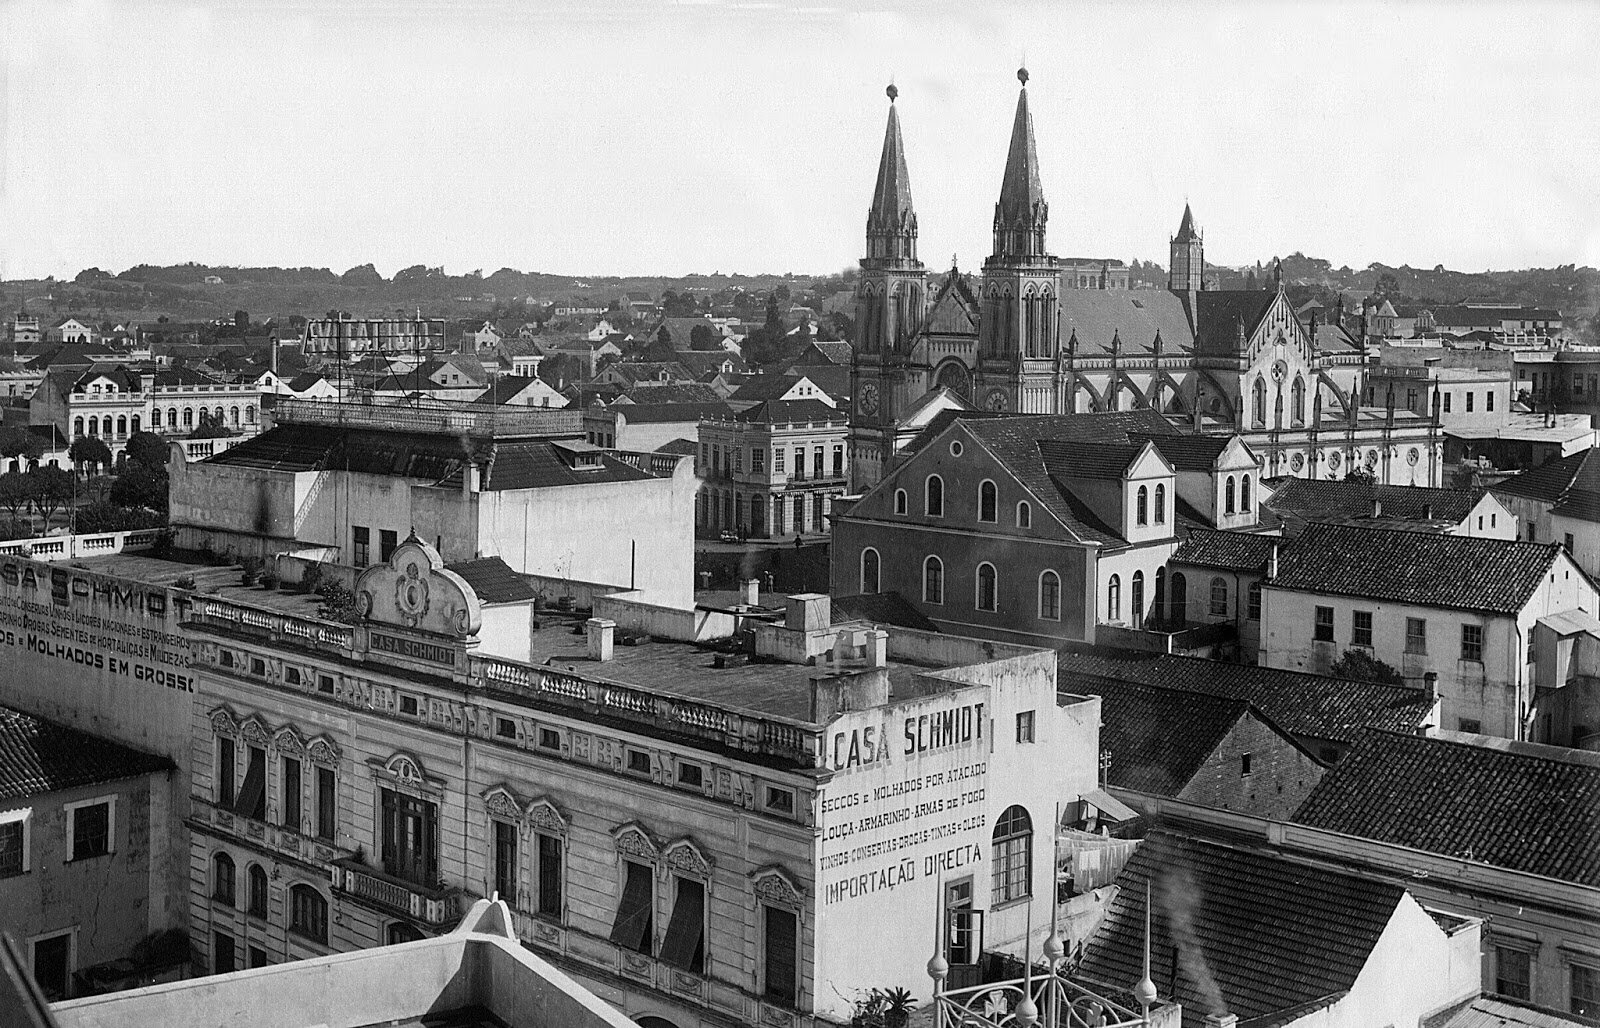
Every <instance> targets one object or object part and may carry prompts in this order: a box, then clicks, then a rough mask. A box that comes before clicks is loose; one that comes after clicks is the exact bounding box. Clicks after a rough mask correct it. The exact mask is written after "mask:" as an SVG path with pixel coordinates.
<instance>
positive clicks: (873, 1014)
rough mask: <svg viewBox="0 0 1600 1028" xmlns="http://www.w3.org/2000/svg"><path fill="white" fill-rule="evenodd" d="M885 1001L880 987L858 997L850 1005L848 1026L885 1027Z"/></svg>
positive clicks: (855, 1027)
mask: <svg viewBox="0 0 1600 1028" xmlns="http://www.w3.org/2000/svg"><path fill="white" fill-rule="evenodd" d="M886 1004H887V1001H886V999H885V997H884V994H883V991H882V990H881V989H873V990H872V991H871V992H868V993H867V994H866V995H865V996H861V997H858V998H857V999H856V1001H855V1003H853V1004H852V1005H851V1009H850V1028H887V1025H886V1023H885V1021H884V1016H883V1015H884V1008H885V1006H886Z"/></svg>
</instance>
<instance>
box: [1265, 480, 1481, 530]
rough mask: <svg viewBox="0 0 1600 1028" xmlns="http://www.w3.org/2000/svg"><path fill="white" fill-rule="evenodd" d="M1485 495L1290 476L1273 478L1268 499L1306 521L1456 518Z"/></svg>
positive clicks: (1276, 507) (1474, 491) (1285, 514)
mask: <svg viewBox="0 0 1600 1028" xmlns="http://www.w3.org/2000/svg"><path fill="white" fill-rule="evenodd" d="M1482 498H1483V490H1481V489H1434V488H1429V487H1427V486H1419V485H1373V484H1371V483H1368V482H1363V481H1358V480H1355V479H1348V478H1347V479H1341V480H1339V481H1322V480H1317V479H1309V478H1290V479H1286V480H1284V481H1282V482H1279V483H1278V484H1277V487H1276V488H1275V489H1274V490H1273V493H1272V495H1271V496H1270V497H1268V498H1267V501H1266V505H1267V506H1268V507H1270V508H1271V509H1272V510H1273V511H1274V512H1276V513H1277V514H1278V515H1280V516H1281V517H1292V518H1299V519H1302V520H1305V521H1338V520H1342V519H1345V518H1372V517H1378V516H1380V514H1377V513H1374V511H1381V516H1382V517H1384V518H1391V519H1402V520H1406V521H1445V522H1449V523H1451V524H1458V523H1459V522H1461V521H1462V520H1463V519H1465V518H1466V516H1467V515H1468V514H1469V513H1471V511H1472V508H1473V507H1475V506H1477V504H1478V501H1479V500H1480V499H1482Z"/></svg>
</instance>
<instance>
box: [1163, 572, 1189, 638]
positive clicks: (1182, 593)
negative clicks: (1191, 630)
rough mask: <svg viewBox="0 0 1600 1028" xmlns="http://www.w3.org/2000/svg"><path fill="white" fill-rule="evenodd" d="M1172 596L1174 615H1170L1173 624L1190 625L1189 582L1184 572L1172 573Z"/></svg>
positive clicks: (1170, 597) (1170, 598)
mask: <svg viewBox="0 0 1600 1028" xmlns="http://www.w3.org/2000/svg"><path fill="white" fill-rule="evenodd" d="M1170 592H1171V596H1169V597H1168V599H1169V600H1171V602H1172V613H1171V614H1170V615H1169V617H1170V620H1171V622H1172V624H1174V625H1179V626H1182V625H1186V624H1188V623H1189V580H1188V579H1187V578H1185V577H1184V574H1183V572H1182V571H1174V572H1173V573H1172V587H1171V590H1170Z"/></svg>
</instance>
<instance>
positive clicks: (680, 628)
mask: <svg viewBox="0 0 1600 1028" xmlns="http://www.w3.org/2000/svg"><path fill="white" fill-rule="evenodd" d="M638 595H639V594H638V593H636V592H621V593H616V592H614V593H610V594H608V595H603V596H600V597H597V598H596V599H595V601H594V606H593V608H592V609H593V611H594V616H595V617H598V618H610V619H611V620H612V621H615V622H616V623H617V628H618V629H619V630H620V631H623V632H642V633H644V634H646V635H651V636H654V637H655V638H657V639H671V640H673V641H674V642H709V641H711V640H713V639H726V638H728V637H729V636H731V635H733V629H734V622H735V621H736V618H735V617H734V616H733V615H731V614H724V613H722V612H720V611H711V610H699V609H694V610H681V609H679V608H677V607H660V606H657V605H655V604H653V603H643V602H641V601H639V600H637V599H635V598H634V597H637V596H638Z"/></svg>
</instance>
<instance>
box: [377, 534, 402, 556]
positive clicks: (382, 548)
mask: <svg viewBox="0 0 1600 1028" xmlns="http://www.w3.org/2000/svg"><path fill="white" fill-rule="evenodd" d="M399 548H400V534H399V533H398V532H396V531H395V530H394V529H392V528H385V529H382V530H380V531H379V532H378V559H379V560H380V561H382V562H383V563H385V564H387V563H389V561H390V560H391V559H392V558H393V557H394V551H395V550H397V549H399Z"/></svg>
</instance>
